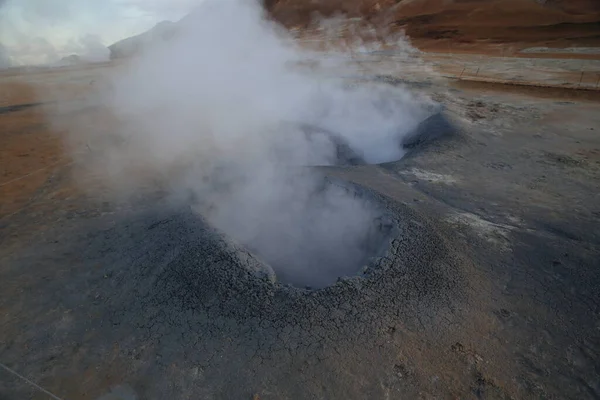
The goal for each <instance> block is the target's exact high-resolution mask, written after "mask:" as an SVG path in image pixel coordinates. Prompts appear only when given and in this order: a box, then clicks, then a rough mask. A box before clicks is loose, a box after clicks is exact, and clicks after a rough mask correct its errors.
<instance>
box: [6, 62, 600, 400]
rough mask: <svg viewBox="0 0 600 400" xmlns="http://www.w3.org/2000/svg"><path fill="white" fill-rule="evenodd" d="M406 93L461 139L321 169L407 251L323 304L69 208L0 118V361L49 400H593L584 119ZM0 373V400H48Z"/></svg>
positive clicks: (559, 107) (506, 97) (496, 97)
mask: <svg viewBox="0 0 600 400" xmlns="http://www.w3.org/2000/svg"><path fill="white" fill-rule="evenodd" d="M371 68H374V67H373V66H372V67H371ZM382 71H383V72H389V70H388V69H386V68H383V69H382ZM99 74H101V72H98V71H91V72H90V71H85V70H82V71H79V72H73V71H69V72H67V73H66V74H65V75H60V74H56V75H52V76H51V77H50V76H45V77H41V76H37V75H36V76H30V77H28V78H27V79H30V80H31V81H32V82H33V81H37V82H40V80H41V81H44V82H47V83H48V82H49V83H48V84H50V83H51V84H56V85H59V84H65V85H67V84H68V82H70V81H71V82H75V83H73V85H75V87H76V89H77V90H80V89H81V87H83V86H85V85H88V84H89V80H91V79H94V77H95V79H100V78H99V77H98V75H99ZM15 79H16V78H14V77H11V78H10V79H8V78H7V79H6V80H3V82H2V83H0V84H1V85H8V84H10V85H16V84H17V83H15V82H16V80H15ZM19 79H21V78H19ZM417 83H418V82H417ZM78 85H81V86H78ZM3 87H6V86H3ZM11 87H14V86H11ZM412 88H413V90H415V91H421V92H427V93H429V94H430V95H431V96H432V97H434V98H435V99H436V100H438V101H440V102H441V103H443V104H444V105H445V106H446V109H447V111H446V113H447V116H448V118H449V119H450V120H451V121H452V122H453V124H454V125H455V127H456V132H455V133H454V134H453V135H450V136H448V137H446V138H444V139H442V140H439V141H437V142H433V143H430V144H429V145H427V146H424V147H419V148H416V149H415V150H414V151H413V152H411V153H409V154H408V155H407V156H406V157H404V158H403V159H402V160H400V161H398V162H392V163H388V164H384V165H363V166H353V167H335V168H334V167H331V168H321V169H320V170H319V171H320V172H322V173H324V174H326V175H329V176H331V177H335V178H339V179H342V180H345V181H347V182H351V183H354V184H355V185H357V186H358V187H359V188H362V190H363V191H365V192H366V193H369V195H370V196H372V197H373V199H375V201H378V202H380V203H381V204H382V205H383V206H384V207H386V209H387V210H388V211H389V212H390V213H392V214H393V215H394V218H395V219H396V220H397V221H398V222H399V223H400V224H401V225H402V227H403V235H402V236H401V237H400V238H397V240H396V241H395V242H394V243H392V247H391V249H390V250H389V252H388V260H387V261H385V262H381V263H380V265H379V267H380V268H378V269H376V270H375V271H373V272H372V273H371V274H370V275H368V276H367V277H365V278H363V279H357V278H354V279H350V280H346V281H342V282H340V283H338V284H337V285H335V286H332V287H331V288H329V289H326V290H324V291H318V292H306V291H301V290H295V289H292V288H288V287H283V286H280V285H277V284H272V283H270V282H268V281H264V280H261V279H259V278H257V277H255V276H253V275H251V274H248V273H247V270H245V267H244V265H253V263H255V261H253V260H252V259H251V257H250V258H248V257H246V258H244V259H242V256H241V255H240V254H241V252H240V251H238V250H237V249H236V248H235V245H233V244H231V243H229V242H228V241H227V239H226V238H223V237H222V236H220V235H219V234H218V233H216V232H214V231H213V230H211V229H210V228H209V227H208V226H207V225H206V223H205V222H203V221H201V220H199V219H198V218H196V217H195V216H192V215H191V214H189V213H188V212H187V211H185V208H174V206H173V205H167V204H165V203H164V202H163V201H162V200H161V199H160V196H151V195H150V194H148V195H146V194H144V193H140V196H139V200H138V201H137V202H136V203H135V204H131V203H127V204H122V203H117V202H114V201H109V200H107V198H105V197H103V196H102V193H101V192H100V191H98V192H94V194H89V193H88V194H85V193H82V192H81V191H79V190H78V188H77V186H76V185H75V183H74V181H73V178H72V174H73V173H74V172H75V171H74V170H75V169H76V168H77V166H75V165H73V164H70V163H69V162H70V160H69V159H68V158H67V159H65V160H64V164H63V163H57V164H56V165H53V166H51V167H49V168H46V169H43V170H40V169H41V168H42V167H43V166H44V165H52V163H53V162H55V161H59V160H63V159H62V158H61V157H63V156H64V154H63V153H62V152H61V148H60V140H59V139H60V138H59V137H57V136H54V135H57V134H60V132H54V131H53V130H52V129H51V127H49V126H48V125H47V124H46V123H45V120H44V118H43V115H42V114H41V112H40V110H39V109H37V108H35V107H32V108H28V109H21V110H19V109H5V110H6V112H3V113H2V114H0V124H2V127H3V132H2V136H1V137H0V149H2V150H3V153H2V168H4V170H3V175H4V176H3V180H2V181H1V182H0V190H1V191H2V192H1V194H0V198H1V199H2V211H1V215H0V218H1V219H0V240H1V242H2V246H0V292H1V293H2V296H1V297H0V310H1V312H0V326H1V328H0V361H1V362H3V363H4V364H6V365H8V366H10V367H11V368H13V369H14V370H16V371H18V372H20V373H21V374H23V375H26V376H27V377H29V378H31V379H32V380H34V381H36V382H38V383H39V384H41V385H42V386H44V387H45V388H47V389H48V390H50V391H51V392H53V393H55V394H56V395H58V396H60V397H61V398H65V399H71V398H78V399H98V398H100V397H101V396H103V395H106V394H107V393H109V392H110V391H111V390H112V391H114V397H117V396H118V395H119V393H121V394H122V396H121V398H132V397H133V394H131V393H135V394H137V396H138V398H190V397H193V398H207V399H208V398H223V399H230V398H242V399H243V398H252V396H253V395H254V394H258V395H259V396H260V398H261V399H286V398H288V399H299V398H349V399H352V398H355V399H363V398H419V397H423V398H430V397H441V398H490V399H496V398H571V399H588V398H589V399H593V398H597V397H599V396H600V380H599V378H598V376H600V374H599V370H598V365H600V362H599V359H598V354H600V333H599V332H600V325H598V321H599V320H600V319H599V318H598V317H599V313H600V295H599V293H600V291H598V287H600V268H599V267H600V265H599V262H598V260H600V225H599V224H598V222H599V218H600V208H599V204H600V201H599V200H600V199H598V193H600V190H599V189H600V174H599V172H600V138H599V137H598V129H600V128H598V127H600V113H599V111H600V105H599V104H598V103H596V102H585V101H580V100H575V99H572V100H569V99H564V98H562V99H560V100H558V99H552V98H535V97H527V96H524V95H520V94H518V93H512V92H510V91H504V92H493V91H490V90H481V88H480V89H478V90H471V89H461V88H456V87H455V86H452V85H450V84H448V83H447V82H445V81H444V80H443V79H440V78H439V77H437V78H436V79H433V80H431V81H429V82H428V83H427V84H421V85H415V82H413V83H412ZM16 93H19V95H20V96H21V95H22V93H23V91H22V90H18V91H16ZM74 96H75V95H74ZM5 102H7V103H10V99H8V100H5ZM17 102H31V101H30V100H27V99H25V98H20V99H18V100H17ZM6 105H11V104H5V106H6ZM81 112H93V110H91V111H90V110H87V109H86V110H82V111H81ZM8 149H10V151H9V150H8ZM38 170H40V172H37V173H35V174H33V175H31V176H30V177H27V178H23V179H18V180H16V181H15V180H14V179H16V178H19V177H21V176H23V175H25V174H27V173H29V172H32V171H38ZM0 373H1V374H2V375H0V394H1V396H2V398H6V399H21V398H34V399H42V398H46V397H44V395H43V394H41V393H39V392H35V390H34V389H32V388H31V387H30V386H28V385H26V384H25V383H24V382H22V381H20V380H17V379H16V378H14V377H12V376H10V375H7V374H5V373H4V372H0ZM105 398H106V397H105Z"/></svg>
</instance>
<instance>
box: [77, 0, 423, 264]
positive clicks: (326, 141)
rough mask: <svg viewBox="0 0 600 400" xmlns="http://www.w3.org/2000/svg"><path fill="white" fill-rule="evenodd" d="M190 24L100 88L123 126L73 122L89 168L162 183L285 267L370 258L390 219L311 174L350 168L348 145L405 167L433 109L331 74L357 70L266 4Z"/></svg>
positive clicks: (225, 10) (216, 11)
mask: <svg viewBox="0 0 600 400" xmlns="http://www.w3.org/2000/svg"><path fill="white" fill-rule="evenodd" d="M180 24H181V29H180V31H179V34H178V35H177V36H176V37H175V38H174V39H173V40H171V41H169V42H165V43H161V44H157V45H156V46H154V47H152V48H149V49H147V50H146V51H145V52H144V53H143V54H142V55H141V56H139V57H138V58H136V59H135V60H130V61H129V62H128V63H127V64H126V65H125V66H121V67H119V69H115V72H114V74H113V75H112V76H111V77H110V85H108V86H109V88H108V89H98V92H97V93H95V96H96V97H95V98H94V99H93V100H94V101H95V102H100V103H101V105H102V106H104V107H105V108H106V109H107V110H108V112H109V114H110V116H111V122H110V123H108V121H107V120H105V121H103V122H102V123H100V124H99V123H98V122H95V123H94V124H93V125H92V124H91V122H90V121H88V125H86V127H85V129H83V128H82V126H81V125H79V124H76V126H70V127H69V130H70V131H71V132H72V135H71V136H72V138H73V139H74V142H73V143H75V141H76V140H79V139H80V138H81V137H82V136H85V137H86V140H87V143H88V145H90V147H91V148H92V149H93V155H92V156H89V155H86V156H84V157H83V158H80V159H79V161H80V162H81V163H83V164H85V166H87V167H88V168H91V169H92V170H93V171H95V172H100V173H102V175H103V176H104V177H106V178H108V179H107V181H108V182H109V183H111V184H112V185H113V186H112V187H113V188H114V189H115V191H116V193H117V192H122V191H123V190H126V189H129V190H135V189H136V188H139V187H140V186H141V185H142V183H146V182H147V181H148V177H150V179H152V180H159V181H160V182H161V184H162V185H163V186H166V187H167V188H168V190H169V193H170V194H171V195H172V196H173V197H177V198H180V199H185V200H186V201H190V202H191V203H192V204H193V208H194V209H195V210H196V211H198V212H200V213H202V214H203V216H204V217H205V218H207V219H208V221H210V222H211V223H212V224H213V225H214V226H216V227H217V228H218V229H220V230H222V231H224V232H225V233H227V234H228V235H230V236H232V237H233V238H234V239H236V240H238V241H239V242H241V243H242V244H244V245H246V246H247V247H248V248H250V249H251V250H253V251H255V252H256V253H258V254H259V255H261V256H263V257H264V258H265V260H266V261H268V262H272V263H278V264H279V268H280V269H282V270H285V268H290V269H294V268H295V269H305V270H306V271H310V273H312V274H319V273H325V272H326V271H327V270H328V268H329V267H328V265H332V264H336V265H337V267H339V265H338V264H340V263H345V262H347V261H348V260H347V258H357V257H359V256H360V255H359V254H358V253H357V251H356V249H357V247H359V246H360V242H361V241H362V240H363V236H364V234H365V232H366V231H367V230H368V229H370V228H369V227H370V226H371V225H372V223H373V221H374V220H375V219H376V218H378V217H379V216H380V213H379V211H376V210H375V209H373V207H372V206H369V205H368V204H367V203H365V202H364V201H362V200H358V199H355V198H354V197H353V196H351V195H348V193H347V192H345V191H340V190H337V189H335V188H333V187H328V186H327V187H323V186H322V183H321V182H322V180H321V178H319V177H316V176H315V174H314V173H313V172H311V171H310V170H307V169H306V168H304V167H305V166H310V165H333V164H338V163H340V156H339V154H340V152H339V150H340V143H343V144H344V146H346V147H347V148H349V149H351V150H352V152H353V154H354V156H355V159H360V160H361V161H363V162H366V163H379V162H385V161H392V160H397V159H399V158H401V157H402V155H403V153H402V148H401V146H400V141H401V138H402V136H403V135H405V134H406V133H407V132H409V131H411V130H412V129H413V128H414V127H415V126H416V125H417V124H418V122H420V120H422V119H424V117H425V115H424V112H423V107H422V106H421V105H420V104H419V102H417V101H416V100H415V99H414V98H413V97H412V95H411V94H410V93H409V92H407V91H405V90H403V89H401V88H394V87H391V86H386V85H376V84H370V85H362V86H355V87H350V86H349V85H347V84H344V83H343V82H341V81H340V80H334V79H331V78H330V77H328V76H331V73H332V72H336V73H342V72H343V73H345V74H346V73H348V72H350V73H352V67H349V66H348V64H347V62H346V61H340V60H341V58H339V57H337V58H336V59H332V58H328V56H327V54H320V53H315V52H310V51H308V50H305V49H302V48H301V47H300V46H299V45H298V44H297V43H295V41H294V40H293V39H292V38H291V36H290V35H289V34H288V33H287V32H285V31H284V30H283V29H282V28H280V27H279V26H277V25H276V24H274V23H273V22H270V21H268V20H267V19H265V16H264V14H263V10H262V8H261V6H260V5H259V4H258V3H256V2H253V1H247V0H246V1H243V0H229V1H222V0H207V1H205V2H204V3H202V5H201V6H200V7H199V8H198V9H197V10H196V11H195V12H194V13H192V14H191V15H190V16H188V17H186V18H185V19H184V20H182V21H181V22H180ZM315 60H316V61H317V65H315V63H314V62H315ZM308 64H310V65H311V66H307V65H308ZM323 66H326V67H327V68H328V69H327V70H325V69H324V67H323ZM107 127H109V128H107ZM307 127H308V128H307ZM307 129H308V130H311V129H312V130H314V131H315V132H317V133H319V132H320V133H321V134H310V132H308V131H307ZM75 139H76V140H75ZM342 161H343V160H342ZM132 188H133V189H132ZM327 248H329V249H335V251H336V252H337V253H339V254H344V255H345V256H344V257H337V256H335V255H331V254H329V253H328V250H326V249H327ZM324 249H325V250H324ZM317 252H320V253H319V254H317ZM336 257H337V258H336ZM334 259H335V260H334ZM303 260H312V261H310V262H311V263H318V264H320V265H307V262H305V261H303ZM337 267H336V268H337ZM287 272H289V271H287Z"/></svg>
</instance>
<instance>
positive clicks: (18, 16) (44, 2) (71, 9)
mask: <svg viewBox="0 0 600 400" xmlns="http://www.w3.org/2000/svg"><path fill="white" fill-rule="evenodd" d="M199 1H200V0H0V67H2V64H3V63H4V64H6V63H7V62H11V63H12V64H17V65H19V64H21V65H23V64H43V63H51V62H55V61H57V60H60V59H61V58H62V57H64V56H67V55H70V54H74V53H77V54H80V55H88V56H90V57H96V56H101V54H100V53H102V52H103V51H105V46H108V45H110V44H112V43H114V42H116V41H118V40H120V39H123V38H126V37H129V36H132V35H135V34H137V33H141V32H143V31H146V30H148V29H150V28H152V27H153V26H154V25H155V24H156V23H158V22H161V21H164V20H171V21H176V20H178V19H180V18H181V17H183V16H184V15H186V14H187V13H188V12H189V11H190V10H191V9H192V8H193V6H194V5H195V4H197V3H198V2H199Z"/></svg>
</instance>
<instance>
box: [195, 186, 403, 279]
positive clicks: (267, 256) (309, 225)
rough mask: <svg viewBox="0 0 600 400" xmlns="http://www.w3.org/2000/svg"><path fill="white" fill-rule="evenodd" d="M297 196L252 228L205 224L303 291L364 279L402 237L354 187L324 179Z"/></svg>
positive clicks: (371, 200) (218, 222)
mask: <svg viewBox="0 0 600 400" xmlns="http://www.w3.org/2000/svg"><path fill="white" fill-rule="evenodd" d="M295 196H297V198H296V199H291V198H282V199H278V200H279V201H278V202H277V204H272V212H271V213H270V214H269V215H268V216H267V217H265V218H262V219H261V220H260V221H258V222H256V223H257V225H256V226H254V227H245V228H242V229H237V228H239V227H240V226H242V225H243V221H241V220H240V219H236V224H235V226H236V229H235V230H228V229H227V225H226V224H224V221H223V220H222V219H219V218H218V217H215V216H212V217H211V216H208V217H207V220H208V221H209V222H210V223H211V224H214V225H215V226H216V227H217V228H218V229H221V230H223V231H224V232H225V233H226V234H227V235H229V236H231V237H232V238H233V239H234V240H236V241H237V242H238V243H239V244H240V245H242V246H244V247H245V248H246V249H247V250H248V251H249V252H251V253H252V254H253V255H255V256H256V257H257V258H258V259H259V260H261V261H262V262H263V263H264V264H266V265H267V266H268V267H269V268H270V269H271V270H272V271H273V274H274V280H275V281H276V282H277V283H280V284H283V285H291V286H294V287H297V288H302V289H322V288H325V287H327V286H330V285H334V284H335V283H336V282H337V281H338V280H340V279H344V278H349V277H354V276H360V275H362V274H363V272H365V271H366V270H367V267H368V266H369V265H370V264H371V263H372V262H374V261H376V260H377V259H378V258H380V257H382V256H384V255H385V253H386V252H387V250H388V248H389V245H390V241H391V239H392V238H393V237H394V236H395V235H396V234H397V233H398V228H397V224H396V222H395V221H394V219H393V218H392V217H391V215H389V214H388V213H387V211H386V209H385V207H383V206H382V205H380V204H379V203H378V202H377V201H376V200H375V198H374V197H373V196H372V195H370V194H368V193H365V191H363V190H361V189H359V188H357V187H354V186H352V185H349V184H345V183H341V182H338V181H334V180H332V179H323V180H322V181H320V183H319V184H318V185H316V186H314V187H311V188H310V191H309V192H307V193H295ZM195 211H196V212H201V211H199V210H198V209H195ZM228 216H229V217H231V215H228ZM254 221H256V220H254ZM249 228H250V229H249Z"/></svg>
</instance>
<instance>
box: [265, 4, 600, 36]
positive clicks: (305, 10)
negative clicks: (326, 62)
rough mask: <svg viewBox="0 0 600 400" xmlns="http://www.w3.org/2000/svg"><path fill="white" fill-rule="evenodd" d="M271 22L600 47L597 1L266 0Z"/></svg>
mask: <svg viewBox="0 0 600 400" xmlns="http://www.w3.org/2000/svg"><path fill="white" fill-rule="evenodd" d="M266 7H267V8H268V10H269V12H270V14H271V15H272V16H273V18H274V19H275V20H277V21H279V22H281V23H282V24H283V25H285V26H287V27H296V28H306V27H308V26H310V22H311V19H313V18H314V16H315V14H318V15H321V16H324V17H330V16H333V15H336V14H340V13H341V14H343V15H346V16H348V17H350V18H354V17H360V18H362V19H363V20H366V21H368V22H369V23H371V24H373V25H375V26H377V27H388V28H392V30H400V29H402V30H405V32H406V33H407V35H408V36H410V37H411V39H412V41H413V43H414V44H416V45H417V46H419V47H428V46H431V45H439V44H440V40H441V41H443V42H448V43H456V44H460V45H464V44H476V43H479V44H481V43H487V44H494V43H496V44H497V43H514V44H517V45H518V46H519V47H527V46H529V45H549V46H555V47H566V46H597V45H600V2H599V1H597V0H574V1H571V0H400V1H397V0H355V1H348V0H317V1H310V2H309V1H306V0H267V2H266Z"/></svg>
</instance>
